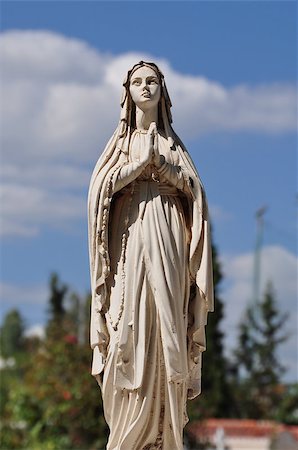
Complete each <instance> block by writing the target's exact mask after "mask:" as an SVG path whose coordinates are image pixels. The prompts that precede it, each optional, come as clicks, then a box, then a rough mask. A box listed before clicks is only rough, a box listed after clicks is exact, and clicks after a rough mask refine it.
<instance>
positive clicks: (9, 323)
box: [0, 309, 25, 358]
mask: <svg viewBox="0 0 298 450" xmlns="http://www.w3.org/2000/svg"><path fill="white" fill-rule="evenodd" d="M24 328H25V325H24V320H23V318H22V317H21V315H20V313H19V312H18V311H17V310H16V309H13V310H12V311H10V312H9V313H8V314H7V315H6V316H5V319H4V322H3V325H2V327H1V330H0V342H1V355H2V356H3V357H4V358H9V357H12V356H14V355H16V353H18V352H20V351H22V349H23V344H24Z"/></svg>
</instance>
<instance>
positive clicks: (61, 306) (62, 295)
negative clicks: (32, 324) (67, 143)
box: [47, 273, 68, 334]
mask: <svg viewBox="0 0 298 450" xmlns="http://www.w3.org/2000/svg"><path fill="white" fill-rule="evenodd" d="M49 290H50V295H49V308H48V312H49V321H48V324H47V334H51V333H56V332H58V334H59V329H60V328H61V324H62V322H63V319H64V318H65V313H66V310H65V301H66V294H67V293H68V286H66V284H63V283H62V282H61V280H60V279H59V276H58V274H57V273H52V274H51V276H50V281H49Z"/></svg>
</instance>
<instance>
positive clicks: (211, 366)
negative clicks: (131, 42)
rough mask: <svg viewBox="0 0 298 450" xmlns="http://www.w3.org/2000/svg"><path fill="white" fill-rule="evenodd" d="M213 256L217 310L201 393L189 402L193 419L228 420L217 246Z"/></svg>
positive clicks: (210, 321) (210, 322)
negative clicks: (224, 418)
mask: <svg viewBox="0 0 298 450" xmlns="http://www.w3.org/2000/svg"><path fill="white" fill-rule="evenodd" d="M212 253H213V255H212V256H213V281H214V303H215V310H214V312H213V313H211V314H209V315H208V325H207V327H206V342H207V350H206V352H204V353H203V368H202V393H201V395H200V396H199V397H198V398H197V399H196V400H194V401H193V402H191V403H190V407H189V414H190V418H191V419H192V420H193V419H199V418H206V417H229V416H231V415H232V414H233V409H232V408H233V402H232V401H231V390H230V386H229V382H228V363H227V361H226V358H225V356H224V346H223V338H224V334H223V332H222V330H221V328H220V324H221V321H222V319H223V317H224V313H223V309H224V306H223V302H222V300H221V298H220V296H219V286H220V283H221V280H222V271H221V266H220V262H219V259H218V255H217V250H216V248H215V246H213V247H212Z"/></svg>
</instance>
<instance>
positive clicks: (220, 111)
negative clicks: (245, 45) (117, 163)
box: [0, 31, 296, 236]
mask: <svg viewBox="0 0 298 450" xmlns="http://www.w3.org/2000/svg"><path fill="white" fill-rule="evenodd" d="M140 59H147V60H155V61H156V62H157V63H158V64H159V65H160V67H161V69H162V70H163V72H164V74H165V77H166V81H167V85H168V88H169V91H170V95H171V98H172V101H173V105H174V107H173V113H174V124H175V128H176V129H177V130H179V134H181V136H182V137H183V139H186V138H196V137H197V136H198V135H199V134H201V133H204V132H209V131H214V130H232V131H233V130H250V131H256V130H257V131H261V132H266V133H277V132H280V133H282V132H287V131H288V130H293V129H295V127H296V102H295V97H296V93H295V86H292V85H287V84H279V85H278V84H275V85H268V86H266V85H265V86H256V87H252V86H235V87H233V88H226V87H224V86H223V85H221V84H220V83H219V82H214V81H210V80H207V79H205V78H203V77H199V76H190V75H185V74H182V73H178V72H176V71H175V70H173V69H172V67H171V66H170V65H169V63H168V62H167V61H166V60H164V59H160V58H154V57H153V56H152V55H145V54H141V53H139V54H137V53H133V52H131V53H125V54H122V55H117V56H115V55H110V54H103V53H101V52H99V51H97V50H95V49H93V48H91V47H90V46H89V45H88V44H87V43H85V42H83V41H81V40H78V39H72V38H67V37H65V36H62V35H58V34H55V33H51V32H48V31H9V32H4V33H2V35H1V36H0V64H1V68H2V73H1V100H2V102H1V103H2V106H1V108H2V111H1V116H2V124H1V128H2V129H1V134H2V141H1V149H2V160H3V161H2V168H1V171H2V180H3V183H5V186H4V190H3V195H4V200H5V201H6V205H7V206H5V207H4V213H5V217H4V219H3V223H2V227H1V232H2V234H10V235H21V236H25V235H27V236H31V235H34V234H36V233H39V232H40V230H41V228H42V225H43V224H44V223H45V220H49V221H50V224H51V225H53V224H54V223H55V224H56V226H57V224H58V226H63V227H65V226H69V225H70V223H71V221H73V220H74V218H76V219H80V218H81V217H82V216H83V215H84V214H85V206H84V205H83V201H84V199H83V196H82V193H79V191H78V190H79V189H80V188H81V189H85V190H86V189H87V185H88V180H89V178H90V171H91V169H90V168H91V166H93V165H94V163H95V161H96V159H97V157H98V156H99V154H100V153H101V151H102V149H103V147H104V145H105V143H106V141H107V139H108V138H109V137H110V135H111V134H112V132H113V129H114V128H115V126H116V124H117V122H118V120H119V112H120V107H119V100H120V94H121V85H122V81H123V78H124V75H125V73H126V71H127V69H128V68H129V67H131V66H132V64H134V63H135V62H136V61H139V60H140ZM74 190H75V191H76V192H74ZM18 195H21V197H18ZM20 198H22V200H23V204H22V205H20ZM45 202H47V205H48V209H47V210H46V208H45ZM62 205H63V206H62Z"/></svg>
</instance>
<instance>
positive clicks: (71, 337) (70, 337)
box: [64, 334, 78, 345]
mask: <svg viewBox="0 0 298 450" xmlns="http://www.w3.org/2000/svg"><path fill="white" fill-rule="evenodd" d="M64 341H65V342H66V343H67V344H72V345H75V344H77V343H78V338H77V337H76V336H75V335H74V334H67V335H66V336H64Z"/></svg>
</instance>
